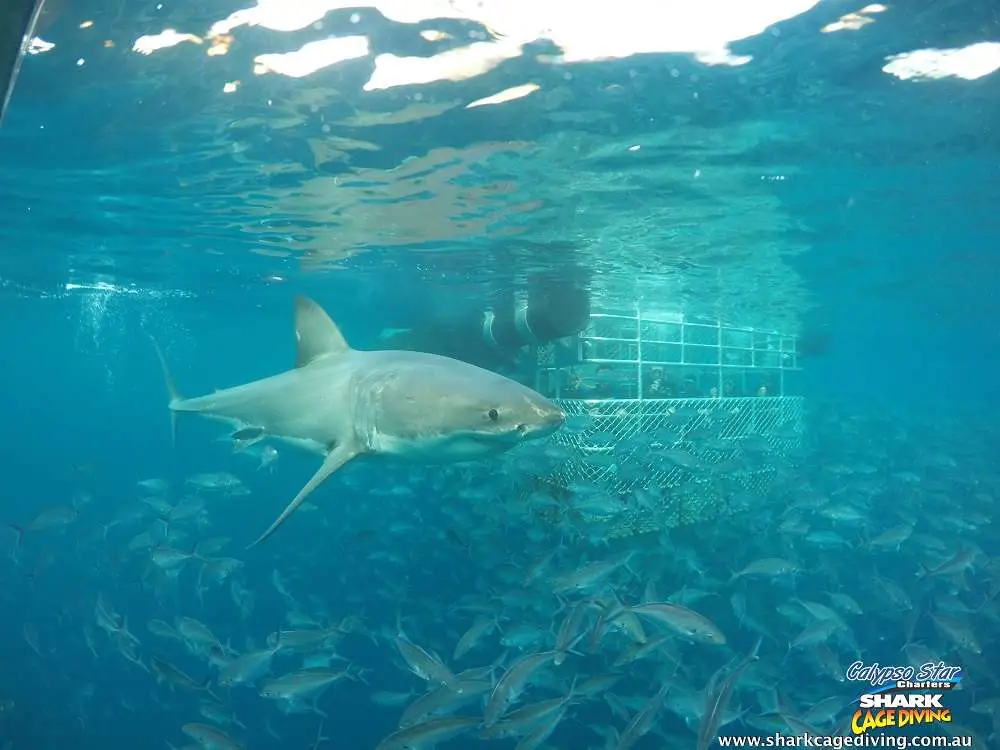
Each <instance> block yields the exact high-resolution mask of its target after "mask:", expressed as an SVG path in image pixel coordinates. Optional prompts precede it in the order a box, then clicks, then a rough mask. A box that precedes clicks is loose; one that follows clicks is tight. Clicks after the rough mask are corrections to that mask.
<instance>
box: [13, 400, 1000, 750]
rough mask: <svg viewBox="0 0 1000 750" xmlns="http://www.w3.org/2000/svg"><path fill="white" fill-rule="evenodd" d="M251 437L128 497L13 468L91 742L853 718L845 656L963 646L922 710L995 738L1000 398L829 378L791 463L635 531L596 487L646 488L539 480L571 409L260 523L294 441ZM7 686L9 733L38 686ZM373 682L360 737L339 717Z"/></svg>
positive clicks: (44, 669) (455, 743) (683, 738)
mask: <svg viewBox="0 0 1000 750" xmlns="http://www.w3.org/2000/svg"><path fill="white" fill-rule="evenodd" d="M573 429H580V425H576V426H575V427H573ZM703 439H704V440H705V441H713V440H714V441H718V440H719V438H718V436H712V435H707V436H704V438H703ZM688 442H691V441H690V440H689V441H688ZM695 442H697V441H695ZM253 449H254V450H260V451H262V452H259V453H256V454H254V455H253V457H252V460H251V461H250V462H247V459H246V458H245V454H246V451H240V453H239V454H237V455H236V456H234V457H233V458H232V459H231V461H230V463H231V465H230V466H227V467H226V468H219V469H218V470H216V471H213V472H211V473H198V474H193V475H191V476H188V477H186V478H185V479H183V480H182V481H173V480H169V479H166V478H145V477H138V478H135V482H136V484H135V489H134V491H133V492H131V493H130V496H128V497H127V498H126V499H125V500H122V501H112V499H111V497H109V496H107V495H106V494H104V493H102V491H101V487H100V485H99V484H97V483H96V481H95V480H93V479H92V480H91V481H92V483H93V484H94V486H92V487H90V488H89V493H88V494H83V493H81V494H79V495H78V496H76V497H75V498H74V500H73V502H69V503H65V504H56V505H48V506H46V507H33V505H32V499H31V498H24V499H23V502H22V503H21V507H22V508H23V512H24V516H23V517H22V518H14V519H9V521H10V523H11V526H12V529H13V531H12V533H11V535H10V551H9V560H8V561H7V564H5V565H4V566H3V567H2V570H3V571H4V572H3V579H2V580H3V581H4V585H3V587H2V589H0V591H2V593H0V598H2V600H3V604H2V606H3V608H4V611H5V612H6V613H7V614H6V617H7V618H9V619H10V618H13V621H14V622H15V623H16V622H17V621H18V620H21V622H20V623H19V624H17V628H18V629H19V630H20V631H21V635H22V641H23V644H22V647H23V649H24V650H25V657H24V658H30V660H31V663H33V664H34V665H35V666H36V671H37V673H38V675H40V676H41V678H42V679H44V683H45V685H46V686H47V695H48V696H49V698H48V700H49V701H51V706H52V707H53V710H54V711H55V710H57V711H59V712H61V713H58V714H53V715H54V716H55V715H62V716H65V712H67V711H68V712H71V713H72V715H73V716H74V718H75V719H76V723H75V724H74V729H75V731H77V732H79V735H78V738H77V741H78V742H80V743H81V744H82V740H81V739H79V738H82V737H86V736H90V735H91V734H92V733H94V732H100V731H107V728H108V727H111V728H113V727H114V725H115V723H116V722H117V721H118V719H117V718H116V717H117V716H119V715H120V714H121V713H122V712H123V711H126V712H130V713H132V714H135V715H137V716H141V715H145V714H147V713H148V714H149V715H151V716H152V715H154V714H155V715H156V716H158V717H161V718H162V717H163V716H169V717H171V719H172V720H173V721H174V723H175V724H176V731H175V732H174V733H173V734H171V735H170V736H167V737H151V738H149V743H148V746H149V747H157V746H160V747H168V748H175V749H176V750H181V749H183V750H195V749H197V748H204V749H205V750H236V749H237V748H244V747H245V748H251V750H253V749H255V748H265V747H279V746H280V747H303V748H305V747H308V748H310V749H311V750H315V748H318V747H320V746H322V745H324V744H327V743H329V744H330V746H331V747H341V746H343V747H366V746H367V747H375V748H376V749H377V750H418V749H421V750H422V749H424V748H431V747H439V746H440V747H444V748H448V747H451V748H469V747H473V746H479V744H480V743H481V742H488V741H497V744H496V745H495V746H496V747H513V748H516V750H534V749H536V748H569V747H573V748H582V747H585V748H592V749H593V750H625V749H626V748H631V747H636V748H640V749H641V748H650V749H652V748H663V747H693V748H696V750H704V749H705V748H708V747H711V746H713V744H714V743H715V741H716V739H717V737H719V736H720V735H721V734H731V735H743V734H756V735H765V734H771V733H773V732H780V733H782V734H785V735H788V736H798V735H803V734H805V733H810V734H813V735H835V734H845V733H848V732H849V731H850V729H849V719H850V716H851V712H852V711H851V702H852V701H853V700H854V699H855V698H856V697H857V695H858V693H859V689H858V686H857V685H851V684H850V683H849V681H847V680H846V679H845V671H846V668H847V666H848V665H849V664H850V663H852V662H854V661H856V660H864V661H866V662H876V661H877V662H879V663H883V664H890V663H899V664H904V665H905V664H909V665H915V666H919V665H922V664H925V663H928V662H932V663H939V662H943V663H946V664H956V665H959V666H961V667H963V669H964V670H965V676H964V678H963V682H962V689H961V690H960V691H957V692H958V694H957V695H956V696H955V697H954V703H955V705H956V706H957V707H959V708H956V711H955V716H956V718H955V721H954V722H952V723H950V724H938V725H934V726H931V727H928V731H930V732H932V733H935V732H936V733H948V734H951V735H954V736H958V735H963V736H970V737H972V738H973V745H972V746H974V747H979V748H988V747H996V743H997V742H998V741H1000V667H998V665H1000V660H998V658H997V656H998V651H997V646H998V643H997V641H998V639H997V635H1000V600H998V594H1000V535H998V532H997V529H996V527H995V526H994V525H993V524H992V512H993V508H994V506H995V503H996V499H997V497H998V495H1000V470H998V465H997V461H996V456H997V455H1000V452H998V446H997V444H996V439H995V430H994V427H993V425H992V424H990V421H989V418H988V416H984V417H983V418H982V419H981V421H979V422H978V423H977V422H975V421H974V420H973V419H972V418H963V419H962V420H961V422H959V421H958V420H957V419H952V420H951V421H949V420H947V419H945V418H943V417H941V416H940V415H938V416H933V415H930V414H909V415H906V414H887V413H878V412H870V413H860V412H857V411H855V412H849V411H847V410H846V409H845V408H843V407H842V406H837V405H833V404H825V405H816V406H814V408H812V411H811V414H810V415H809V417H808V420H807V430H806V437H805V440H804V443H803V445H802V447H801V448H800V449H798V450H796V451H794V452H792V453H791V454H790V455H787V456H783V457H781V458H780V460H779V459H778V458H777V457H776V456H769V455H767V452H766V450H760V446H755V449H754V450H753V451H752V452H749V451H748V452H747V454H746V456H745V462H752V461H759V462H762V463H767V464H768V466H769V469H770V470H771V471H773V474H774V477H773V481H772V483H771V484H770V487H769V489H768V491H767V492H766V493H765V494H763V495H762V496H760V497H758V498H756V499H752V500H747V501H746V502H745V503H744V504H743V505H741V510H740V512H739V513H738V514H736V515H733V516H730V517H724V518H719V519H716V520H714V521H712V522H710V523H701V524H695V525H689V526H682V527H677V528H672V529H669V530H660V531H657V532H652V533H648V534H641V535H637V536H632V537H626V538H621V539H609V538H608V537H607V535H606V534H603V533H602V530H601V526H600V524H599V523H597V522H595V520H594V514H595V513H601V514H605V515H607V514H608V513H609V512H613V511H614V510H615V509H616V508H618V507H620V506H622V505H628V504H630V503H635V502H639V503H640V505H641V502H642V498H641V496H638V495H639V493H636V494H637V496H633V497H617V496H608V494H607V493H602V492H600V491H599V490H595V489H594V488H593V487H587V486H584V483H581V484H580V485H579V486H574V487H570V488H564V489H565V490H566V492H564V493H562V494H559V495H558V496H553V495H551V494H548V495H547V494H546V490H545V487H546V485H545V484H544V483H543V482H540V479H542V478H544V477H546V476H549V475H550V474H551V473H552V471H553V469H554V467H555V465H556V464H558V462H560V461H561V460H563V457H564V456H563V453H562V451H564V447H563V446H562V444H560V442H559V441H558V440H556V439H553V440H550V441H548V442H547V443H541V444H539V445H537V446H535V445H532V446H526V447H525V448H523V449H519V450H517V451H515V452H513V453H512V454H510V455H509V456H505V457H503V458H501V459H499V460H493V461H490V462H487V463H484V464H482V465H458V466H446V467H413V466H402V465H399V466H397V465H393V464H385V465H379V466H378V467H358V468H357V469H356V470H352V471H351V472H345V473H344V474H343V475H342V476H339V475H338V481H337V482H336V483H331V486H330V487H327V488H324V490H323V491H322V492H320V493H317V495H316V497H314V498H313V499H312V500H311V501H310V502H308V503H306V505H305V506H304V508H303V510H306V511H309V513H308V514H307V515H306V516H305V517H306V518H308V519H311V522H310V523H308V524H304V525H303V526H301V527H299V530H298V531H297V532H293V531H289V532H288V533H287V534H286V536H285V538H284V539H282V540H281V541H280V543H275V545H274V546H273V547H272V548H269V549H268V550H267V551H266V552H259V551H256V550H255V551H253V552H247V551H245V549H244V544H243V542H245V539H244V538H242V536H241V535H244V536H245V534H246V533H247V532H246V529H247V528H248V525H249V523H250V522H249V521H247V522H245V523H244V522H243V521H242V520H241V516H240V514H241V513H242V512H243V509H247V512H248V513H249V512H250V511H249V508H250V504H251V503H252V504H253V505H255V506H256V505H261V506H262V507H261V508H260V512H262V513H266V512H267V511H268V508H269V507H270V506H271V505H273V502H272V501H273V497H272V496H274V497H281V496H283V495H284V494H287V492H284V490H285V487H284V486H283V485H279V484H278V481H279V480H280V478H281V475H282V474H283V473H284V472H285V470H286V468H285V467H284V466H282V467H281V468H280V469H278V470H275V471H273V472H271V471H264V472H260V471H257V470H256V469H257V468H258V467H259V466H264V467H266V468H268V469H273V468H274V460H275V458H276V457H277V453H276V452H273V449H267V448H265V447H262V446H253ZM247 450H249V449H247ZM665 450H673V451H674V453H676V454H677V455H674V456H673V457H672V458H671V460H672V461H673V462H674V463H676V464H678V465H683V464H684V463H685V461H686V462H687V463H688V464H689V465H690V466H691V467H692V468H691V470H696V471H698V472H699V473H700V476H702V475H703V478H704V480H705V481H722V479H724V477H723V476H722V472H723V469H718V468H716V469H713V467H712V466H711V465H709V466H705V465H704V464H703V463H700V462H698V461H697V459H696V458H695V456H696V455H697V451H694V452H693V453H692V452H686V450H679V449H669V448H668V449H665ZM661 452H662V451H661ZM682 453H683V454H684V456H687V458H685V457H684V456H681V455H680V454H682ZM695 464H697V466H695ZM725 470H729V469H725ZM288 481H293V482H294V481H295V478H294V477H293V478H291V479H289V480H288ZM333 484H335V485H336V486H332V485H333ZM259 498H262V499H261V500H260V502H258V499H259ZM553 509H557V510H559V511H560V512H559V513H556V514H553V512H552V511H553ZM306 526H308V527H309V528H306ZM296 533H298V534H299V537H298V539H296V538H295V534H296ZM67 592H71V593H70V594H67ZM7 647H8V649H16V648H18V644H17V643H8V644H7ZM81 665H86V666H85V668H83V667H81ZM0 684H3V683H0ZM116 685H120V686H121V689H120V690H116V688H115V686H116ZM4 697H6V696H0V698H4ZM9 697H10V698H12V699H13V700H12V701H4V700H0V738H2V737H3V731H4V726H5V722H12V721H15V720H16V718H17V714H18V712H19V711H20V710H21V709H22V708H23V703H24V699H23V698H22V697H20V696H9ZM347 706H349V707H351V708H345V707H347ZM359 706H363V707H364V709H363V712H364V722H365V728H366V729H365V731H367V732H369V733H370V734H371V737H370V742H369V743H368V744H367V745H365V744H359V742H358V741H351V742H349V743H346V742H342V741H341V739H340V738H341V736H342V735H341V732H342V731H344V730H343V729H342V727H343V726H344V725H345V722H347V721H348V720H350V719H351V716H350V714H351V713H352V712H353V713H355V714H356V713H358V711H359V709H358V707H359ZM354 721H356V719H354ZM102 728H103V729H102ZM351 731H352V732H355V733H356V732H357V727H356V726H355V727H354V728H353V729H352V730H351ZM67 741H68V740H67ZM0 747H5V750H22V748H21V747H19V746H18V747H15V746H14V745H13V744H12V743H10V742H8V744H7V745H3V744H2V743H0Z"/></svg>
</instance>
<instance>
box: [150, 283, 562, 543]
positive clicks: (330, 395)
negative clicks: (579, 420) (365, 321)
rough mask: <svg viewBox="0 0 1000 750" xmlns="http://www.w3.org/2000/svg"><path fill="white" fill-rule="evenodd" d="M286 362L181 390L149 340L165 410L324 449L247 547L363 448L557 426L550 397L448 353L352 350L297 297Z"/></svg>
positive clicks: (488, 447)
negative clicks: (166, 398) (210, 388)
mask: <svg viewBox="0 0 1000 750" xmlns="http://www.w3.org/2000/svg"><path fill="white" fill-rule="evenodd" d="M295 336H296V340H297V344H298V347H297V348H298V353H297V358H296V367H295V369H293V370H288V371H286V372H283V373H280V374H278V375H274V376H271V377H268V378H264V379H262V380H257V381H253V382H250V383H246V384H244V385H239V386H236V387H234V388H228V389H225V390H221V391H216V392H215V393H212V394H208V395H205V396H201V397H198V398H192V399H184V398H182V397H181V396H180V394H179V393H178V391H177V388H176V386H175V385H174V382H173V378H172V377H171V376H170V373H169V371H168V369H167V366H166V361H165V359H164V358H163V355H162V353H161V352H160V350H159V347H157V353H158V355H159V356H160V361H161V364H162V365H163V371H164V377H165V379H166V382H167V388H168V390H169V391H170V409H171V412H172V418H176V415H177V414H178V413H181V412H190V413H197V414H202V415H203V416H207V417H211V418H215V419H219V420H222V421H224V422H227V423H229V424H231V425H232V426H233V427H234V429H235V431H236V432H234V435H235V434H237V433H239V434H240V435H252V436H254V440H259V439H266V438H273V439H276V440H281V441H284V442H287V443H291V444H293V445H298V446H299V447H301V448H304V449H306V450H309V451H312V452H315V453H319V454H321V455H323V456H324V460H323V464H322V465H321V466H320V468H319V469H318V470H317V472H316V473H315V474H314V475H313V476H312V478H311V479H310V480H309V481H308V482H307V483H306V485H305V486H304V487H303V488H302V489H301V490H300V491H299V493H298V495H296V496H295V498H293V499H292V501H291V502H290V503H289V504H288V506H287V507H286V508H285V510H284V511H283V512H282V513H281V515H280V516H279V517H278V518H277V519H276V520H275V522H274V523H273V524H271V526H270V527H269V528H268V529H267V530H266V531H265V532H264V533H263V534H261V536H260V537H259V538H258V539H257V540H256V541H255V542H253V544H251V545H250V546H251V547H253V546H255V545H257V544H259V543H260V542H262V541H264V539H266V538H267V537H269V536H270V535H271V534H273V533H274V532H275V531H276V530H277V528H278V527H279V526H280V525H281V524H282V523H284V521H285V520H286V519H287V518H288V517H289V516H290V515H291V514H292V513H294V512H295V510H296V509H297V508H298V507H299V506H300V505H301V504H302V502H303V501H304V500H305V499H306V498H307V497H308V496H309V495H310V494H311V493H312V492H313V490H315V489H316V488H317V487H318V486H319V485H320V484H322V483H323V481H324V480H325V479H326V478H327V477H329V476H330V475H331V474H333V473H335V472H336V471H337V470H338V469H340V468H341V467H343V466H344V465H346V464H347V463H349V462H350V461H352V460H353V459H355V458H357V457H358V456H363V455H393V456H399V457H402V458H408V459H412V460H417V461H421V462H425V463H449V462H455V461H467V460H474V459H478V458H483V457H487V456H491V455H496V454H499V453H503V452H505V451H507V450H510V449H511V448H513V447H515V446H516V445H519V444H520V443H522V442H524V441H527V440H534V439H538V438H542V437H545V436H547V435H549V434H551V433H553V432H554V431H556V430H557V429H559V427H561V426H562V424H563V422H564V421H565V418H566V415H565V413H564V412H563V411H562V409H560V408H559V407H558V406H557V405H555V404H554V403H552V402H551V401H549V400H548V399H546V398H544V397H543V396H541V395H540V394H538V393H536V392H535V391H533V390H531V389H530V388H527V387H526V386H524V385H521V384H520V383H517V382H516V381H513V380H511V379H509V378H506V377H504V376H502V375H499V374H497V373H494V372H491V371H489V370H484V369H481V368H479V367H475V366H474V365H470V364H468V363H465V362H461V361H459V360H455V359H451V358H449V357H442V356H438V355H434V354H423V353H420V352H411V351H393V350H387V351H358V350H354V349H351V348H350V346H348V344H347V342H346V340H345V339H344V337H343V335H342V334H341V333H340V330H339V328H338V327H337V325H336V324H335V323H334V322H333V321H332V320H331V319H330V318H329V316H327V314H326V313H325V312H324V311H323V309H322V308H321V307H320V306H319V305H318V304H316V303H315V302H314V301H313V300H311V299H308V298H306V297H297V298H296V300H295Z"/></svg>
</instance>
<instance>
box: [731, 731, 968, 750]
mask: <svg viewBox="0 0 1000 750" xmlns="http://www.w3.org/2000/svg"><path fill="white" fill-rule="evenodd" d="M718 746H719V747H731V748H740V747H745V748H755V747H760V748H767V747H773V748H782V747H821V748H832V749H833V750H841V748H845V747H891V748H896V749H897V750H908V748H921V747H939V748H952V747H973V746H974V743H973V741H972V737H939V736H933V737H929V736H922V737H921V736H917V737H907V736H903V735H889V734H862V735H858V736H856V737H855V736H850V735H848V736H834V737H826V736H823V735H811V734H803V735H799V736H798V737H785V736H784V735H780V734H772V735H770V736H767V737H753V736H749V735H745V736H738V735H737V736H731V737H719V739H718Z"/></svg>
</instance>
